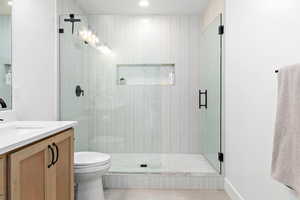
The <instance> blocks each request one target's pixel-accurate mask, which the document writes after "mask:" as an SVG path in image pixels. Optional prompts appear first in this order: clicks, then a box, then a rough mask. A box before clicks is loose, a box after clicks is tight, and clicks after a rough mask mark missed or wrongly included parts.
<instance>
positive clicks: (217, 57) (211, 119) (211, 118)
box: [200, 16, 222, 171]
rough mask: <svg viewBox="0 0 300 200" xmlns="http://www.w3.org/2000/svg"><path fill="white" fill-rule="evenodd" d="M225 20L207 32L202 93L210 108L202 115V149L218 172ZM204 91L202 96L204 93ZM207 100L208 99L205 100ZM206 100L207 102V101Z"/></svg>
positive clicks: (219, 21) (207, 29) (201, 110)
mask: <svg viewBox="0 0 300 200" xmlns="http://www.w3.org/2000/svg"><path fill="white" fill-rule="evenodd" d="M221 20H222V16H219V17H217V18H216V19H215V20H214V21H213V22H212V23H211V24H210V25H209V26H208V27H207V28H206V29H205V31H204V32H203V36H202V43H201V45H202V52H201V54H202V59H201V60H202V65H201V66H202V67H201V72H200V73H201V74H200V77H201V83H200V86H201V90H203V91H206V90H207V94H202V95H201V96H202V102H203V101H205V100H206V101H207V102H205V103H207V108H205V107H202V108H201V109H200V112H201V114H200V115H201V122H200V123H201V127H202V128H201V147H202V153H203V154H204V156H205V157H206V159H207V160H208V161H209V162H210V163H211V164H212V165H213V167H214V168H215V169H217V170H218V171H221V163H220V161H219V158H218V154H219V153H220V152H221V123H220V122H221V62H222V61H221V53H222V51H221V42H222V41H221V36H220V35H219V32H218V30H219V26H220V25H221V22H222V21H221ZM203 91H202V92H203ZM204 96H206V97H204ZM205 98H206V99H205Z"/></svg>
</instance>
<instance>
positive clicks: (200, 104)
mask: <svg viewBox="0 0 300 200" xmlns="http://www.w3.org/2000/svg"><path fill="white" fill-rule="evenodd" d="M202 94H204V95H205V103H204V104H202ZM207 95H208V91H207V90H205V92H202V90H199V109H201V108H202V107H205V109H207V108H208V105H207V102H208V98H207Z"/></svg>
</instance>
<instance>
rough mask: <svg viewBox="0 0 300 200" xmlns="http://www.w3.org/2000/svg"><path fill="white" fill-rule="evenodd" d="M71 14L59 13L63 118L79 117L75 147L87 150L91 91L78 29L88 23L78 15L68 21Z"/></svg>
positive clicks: (72, 118) (84, 52) (77, 149)
mask: <svg viewBox="0 0 300 200" xmlns="http://www.w3.org/2000/svg"><path fill="white" fill-rule="evenodd" d="M69 18H70V16H69V15H62V16H60V37H59V42H60V44H59V51H60V61H59V62H60V69H59V70H60V120H64V121H78V122H79V123H78V126H77V127H76V132H75V134H76V135H75V136H76V140H75V147H76V151H86V150H88V132H89V117H90V116H89V92H88V90H87V89H88V75H89V71H88V70H89V69H88V67H87V65H86V64H87V63H86V61H87V49H88V46H87V45H84V43H82V42H81V41H80V40H79V38H78V34H77V33H78V31H79V30H80V29H82V28H83V27H85V26H86V24H85V22H84V17H83V16H79V15H75V19H80V20H81V22H76V23H74V29H73V30H72V23H70V22H67V21H65V19H69Z"/></svg>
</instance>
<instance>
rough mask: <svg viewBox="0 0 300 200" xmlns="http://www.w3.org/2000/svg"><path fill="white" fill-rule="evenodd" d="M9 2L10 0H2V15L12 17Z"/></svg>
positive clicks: (0, 13) (0, 4) (0, 2)
mask: <svg viewBox="0 0 300 200" xmlns="http://www.w3.org/2000/svg"><path fill="white" fill-rule="evenodd" d="M7 2H8V0H0V15H11V7H10V6H9V5H8V4H7Z"/></svg>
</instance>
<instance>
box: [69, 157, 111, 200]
mask: <svg viewBox="0 0 300 200" xmlns="http://www.w3.org/2000/svg"><path fill="white" fill-rule="evenodd" d="M110 161H111V157H110V155H108V154H103V153H97V152H76V153H75V155H74V172H75V182H76V194H75V196H76V200H104V194H103V184H102V176H103V175H104V174H105V173H106V172H108V170H109V168H110V166H111V162H110Z"/></svg>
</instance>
